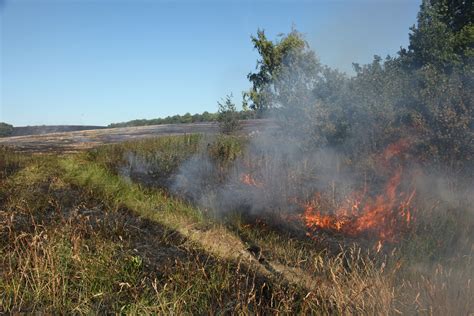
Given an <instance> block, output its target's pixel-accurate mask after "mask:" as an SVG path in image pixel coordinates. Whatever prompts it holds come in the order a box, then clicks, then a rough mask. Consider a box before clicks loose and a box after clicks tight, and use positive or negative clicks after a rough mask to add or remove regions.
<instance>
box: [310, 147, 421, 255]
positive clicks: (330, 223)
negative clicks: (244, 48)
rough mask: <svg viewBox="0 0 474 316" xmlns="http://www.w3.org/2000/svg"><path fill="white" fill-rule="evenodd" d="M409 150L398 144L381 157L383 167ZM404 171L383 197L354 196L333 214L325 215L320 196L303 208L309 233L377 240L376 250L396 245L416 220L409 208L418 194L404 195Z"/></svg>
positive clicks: (398, 172)
mask: <svg viewBox="0 0 474 316" xmlns="http://www.w3.org/2000/svg"><path fill="white" fill-rule="evenodd" d="M407 148H408V142H407V141H399V142H397V143H395V144H393V145H390V146H388V147H387V149H386V150H385V151H384V153H383V154H382V159H383V162H384V166H387V163H388V161H389V160H390V159H391V158H392V157H394V156H397V155H399V154H400V153H402V152H403V151H405V150H406V149H407ZM401 180H402V168H401V167H398V168H396V169H395V172H394V173H393V175H392V176H391V177H390V179H389V180H388V181H387V183H386V185H385V188H384V190H383V193H382V194H379V195H376V196H375V197H371V196H368V195H367V190H364V191H362V192H355V193H353V194H351V195H350V196H349V197H348V198H347V199H346V200H345V201H344V202H343V203H342V205H340V206H339V207H338V208H337V209H336V210H335V211H334V212H333V213H332V214H323V212H322V211H321V210H322V209H323V208H324V207H323V204H324V200H323V199H322V197H321V195H320V194H315V196H314V198H313V199H312V200H311V201H310V202H308V203H306V204H303V207H304V213H303V216H302V217H303V221H304V223H305V225H306V227H307V228H308V229H309V230H310V231H316V230H318V229H319V230H321V229H322V230H326V231H333V232H340V233H343V234H344V235H347V236H350V237H357V236H374V237H376V238H378V240H379V241H378V244H377V246H376V250H377V251H380V249H381V247H382V243H383V242H385V241H387V242H394V241H396V240H397V238H398V235H399V234H400V232H401V231H403V230H404V229H406V228H408V227H409V225H410V223H411V221H412V220H413V208H412V207H411V206H410V205H411V202H412V200H413V197H414V196H415V190H412V191H411V192H401V191H400V189H399V187H400V183H401Z"/></svg>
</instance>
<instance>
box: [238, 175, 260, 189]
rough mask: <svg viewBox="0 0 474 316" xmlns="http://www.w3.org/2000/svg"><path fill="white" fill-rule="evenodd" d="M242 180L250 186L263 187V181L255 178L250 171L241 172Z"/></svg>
mask: <svg viewBox="0 0 474 316" xmlns="http://www.w3.org/2000/svg"><path fill="white" fill-rule="evenodd" d="M240 182H242V183H243V184H246V185H249V186H253V187H257V188H262V187H263V183H261V182H259V181H257V180H255V178H254V177H253V176H252V175H251V174H249V173H243V174H241V176H240Z"/></svg>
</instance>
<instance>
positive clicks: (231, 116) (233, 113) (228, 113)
mask: <svg viewBox="0 0 474 316" xmlns="http://www.w3.org/2000/svg"><path fill="white" fill-rule="evenodd" d="M217 105H218V122H219V128H220V130H221V132H222V133H224V134H233V133H235V132H237V131H238V130H239V129H240V128H241V124H240V120H239V112H238V111H237V107H236V106H235V103H234V102H233V101H232V94H230V95H227V96H226V97H225V99H224V100H222V101H221V102H219V101H218V102H217Z"/></svg>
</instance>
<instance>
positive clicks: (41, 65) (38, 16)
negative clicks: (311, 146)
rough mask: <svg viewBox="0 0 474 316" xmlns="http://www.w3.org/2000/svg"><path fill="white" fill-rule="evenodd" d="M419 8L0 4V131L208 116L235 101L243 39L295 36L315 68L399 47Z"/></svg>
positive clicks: (400, 2) (60, 1) (246, 67)
mask: <svg viewBox="0 0 474 316" xmlns="http://www.w3.org/2000/svg"><path fill="white" fill-rule="evenodd" d="M420 2H421V1H420V0H373V1H368V0H365V1H364V0H346V1H342V0H341V1H334V0H332V1H331V0H327V1H289V0H288V1H209V2H204V1H197V0H196V1H159V0H158V1H151V0H150V1H140V0H138V1H137V0H134V1H132V0H129V1H115V0H83V1H81V0H55V1H42V0H32V1H23V0H11V1H9V0H0V20H1V25H0V27H1V33H0V36H1V56H0V57H1V58H0V59H1V64H0V74H1V82H0V85H1V91H0V93H1V98H0V101H1V103H0V121H6V122H9V123H10V124H13V125H15V126H22V125H36V124H98V125H105V124H109V123H111V122H120V121H126V120H131V119H136V118H155V117H164V116H167V115H174V114H184V113H186V112H191V113H197V112H203V111H210V112H215V111H216V101H217V100H219V99H220V98H222V97H224V96H225V95H226V94H228V93H230V92H233V94H234V96H236V101H240V94H241V91H242V90H246V89H248V87H249V83H248V81H247V79H246V75H247V74H248V73H249V72H250V71H252V70H253V69H254V68H255V63H256V59H257V54H256V52H255V51H254V50H253V47H252V45H251V42H250V35H251V34H255V33H256V31H257V28H263V29H265V31H266V32H267V34H268V35H269V36H270V37H271V38H274V37H275V35H276V34H278V33H282V32H288V31H289V30H290V29H291V26H292V24H294V25H295V26H296V28H297V29H298V30H299V31H300V32H302V33H303V34H305V36H306V39H307V40H308V42H309V44H310V46H311V47H312V49H314V50H315V51H316V53H317V55H318V56H319V57H320V60H321V62H322V63H323V64H327V65H329V66H331V67H335V68H338V69H340V70H342V71H345V72H347V73H349V74H350V73H351V72H352V67H351V63H352V62H359V63H367V62H370V61H371V59H372V56H373V55H374V54H378V55H381V56H386V55H387V54H392V55H394V54H395V53H396V51H397V50H398V49H399V48H400V46H407V44H408V32H409V27H410V26H411V25H413V24H414V23H415V21H416V14H417V12H418V8H419V4H420Z"/></svg>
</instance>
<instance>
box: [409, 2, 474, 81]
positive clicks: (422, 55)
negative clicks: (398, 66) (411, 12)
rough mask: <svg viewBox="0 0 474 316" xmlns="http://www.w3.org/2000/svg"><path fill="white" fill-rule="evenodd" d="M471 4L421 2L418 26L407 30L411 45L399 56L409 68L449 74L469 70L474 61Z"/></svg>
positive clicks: (473, 31)
mask: <svg viewBox="0 0 474 316" xmlns="http://www.w3.org/2000/svg"><path fill="white" fill-rule="evenodd" d="M473 19H474V11H473V6H472V1H460V0H424V1H423V3H422V5H421V7H420V12H419V13H418V18H417V25H416V26H413V27H412V28H411V29H410V30H411V33H410V45H409V46H408V50H407V49H402V50H401V51H400V55H401V57H402V58H403V61H404V64H405V65H406V66H409V67H411V68H420V67H423V66H426V65H432V66H434V67H436V68H437V69H440V70H441V69H442V70H444V71H448V72H449V71H451V70H452V69H453V68H459V67H464V66H470V67H471V70H472V62H473V57H474V24H473Z"/></svg>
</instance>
